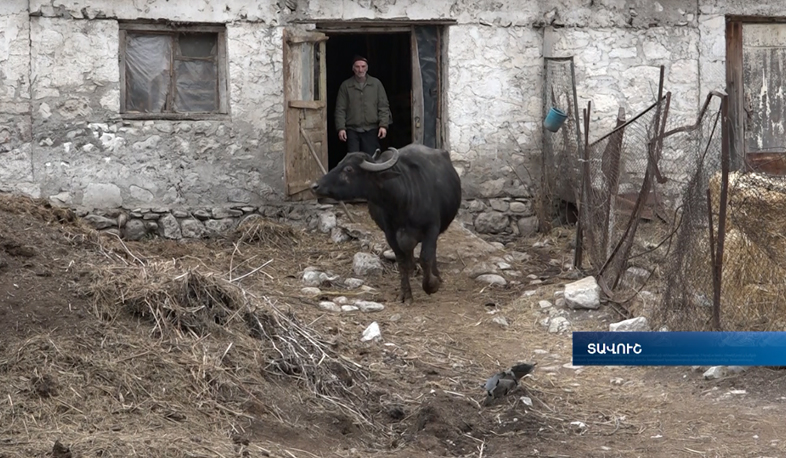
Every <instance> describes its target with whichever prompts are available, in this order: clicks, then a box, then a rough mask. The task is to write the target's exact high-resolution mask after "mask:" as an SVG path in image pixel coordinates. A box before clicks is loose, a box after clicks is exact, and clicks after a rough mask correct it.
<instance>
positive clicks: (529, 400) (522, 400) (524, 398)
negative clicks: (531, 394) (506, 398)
mask: <svg viewBox="0 0 786 458" xmlns="http://www.w3.org/2000/svg"><path fill="white" fill-rule="evenodd" d="M519 400H520V401H521V402H523V403H524V405H528V406H530V407H532V399H530V398H528V397H527V396H522V397H520V398H519Z"/></svg>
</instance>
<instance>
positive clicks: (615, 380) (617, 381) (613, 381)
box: [609, 377, 625, 385]
mask: <svg viewBox="0 0 786 458" xmlns="http://www.w3.org/2000/svg"><path fill="white" fill-rule="evenodd" d="M624 382H625V380H623V379H622V378H620V377H614V378H612V379H611V380H610V381H609V383H611V384H612V385H622V384H623V383H624Z"/></svg>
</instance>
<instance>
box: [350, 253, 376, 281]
mask: <svg viewBox="0 0 786 458" xmlns="http://www.w3.org/2000/svg"><path fill="white" fill-rule="evenodd" d="M383 270H384V267H383V266H382V262H381V261H380V260H379V256H375V255H373V254H371V253H363V252H359V253H355V256H354V258H353V259H352V271H353V272H355V275H360V276H367V275H373V274H379V273H382V271H383Z"/></svg>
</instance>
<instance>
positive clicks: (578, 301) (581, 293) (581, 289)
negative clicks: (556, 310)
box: [565, 276, 600, 309]
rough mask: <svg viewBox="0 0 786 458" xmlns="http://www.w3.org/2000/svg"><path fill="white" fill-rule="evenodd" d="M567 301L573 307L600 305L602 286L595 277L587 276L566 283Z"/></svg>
mask: <svg viewBox="0 0 786 458" xmlns="http://www.w3.org/2000/svg"><path fill="white" fill-rule="evenodd" d="M565 303H566V304H567V306H568V307H570V308H572V309H597V308H598V307H600V286H598V283H597V281H595V277H592V276H590V277H585V278H583V279H581V280H579V281H575V282H573V283H568V284H567V285H565Z"/></svg>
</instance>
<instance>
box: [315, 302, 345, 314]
mask: <svg viewBox="0 0 786 458" xmlns="http://www.w3.org/2000/svg"><path fill="white" fill-rule="evenodd" d="M319 308H321V309H322V310H327V311H328V312H340V311H341V307H339V306H338V305H336V304H335V303H333V302H330V301H322V302H320V303H319Z"/></svg>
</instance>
